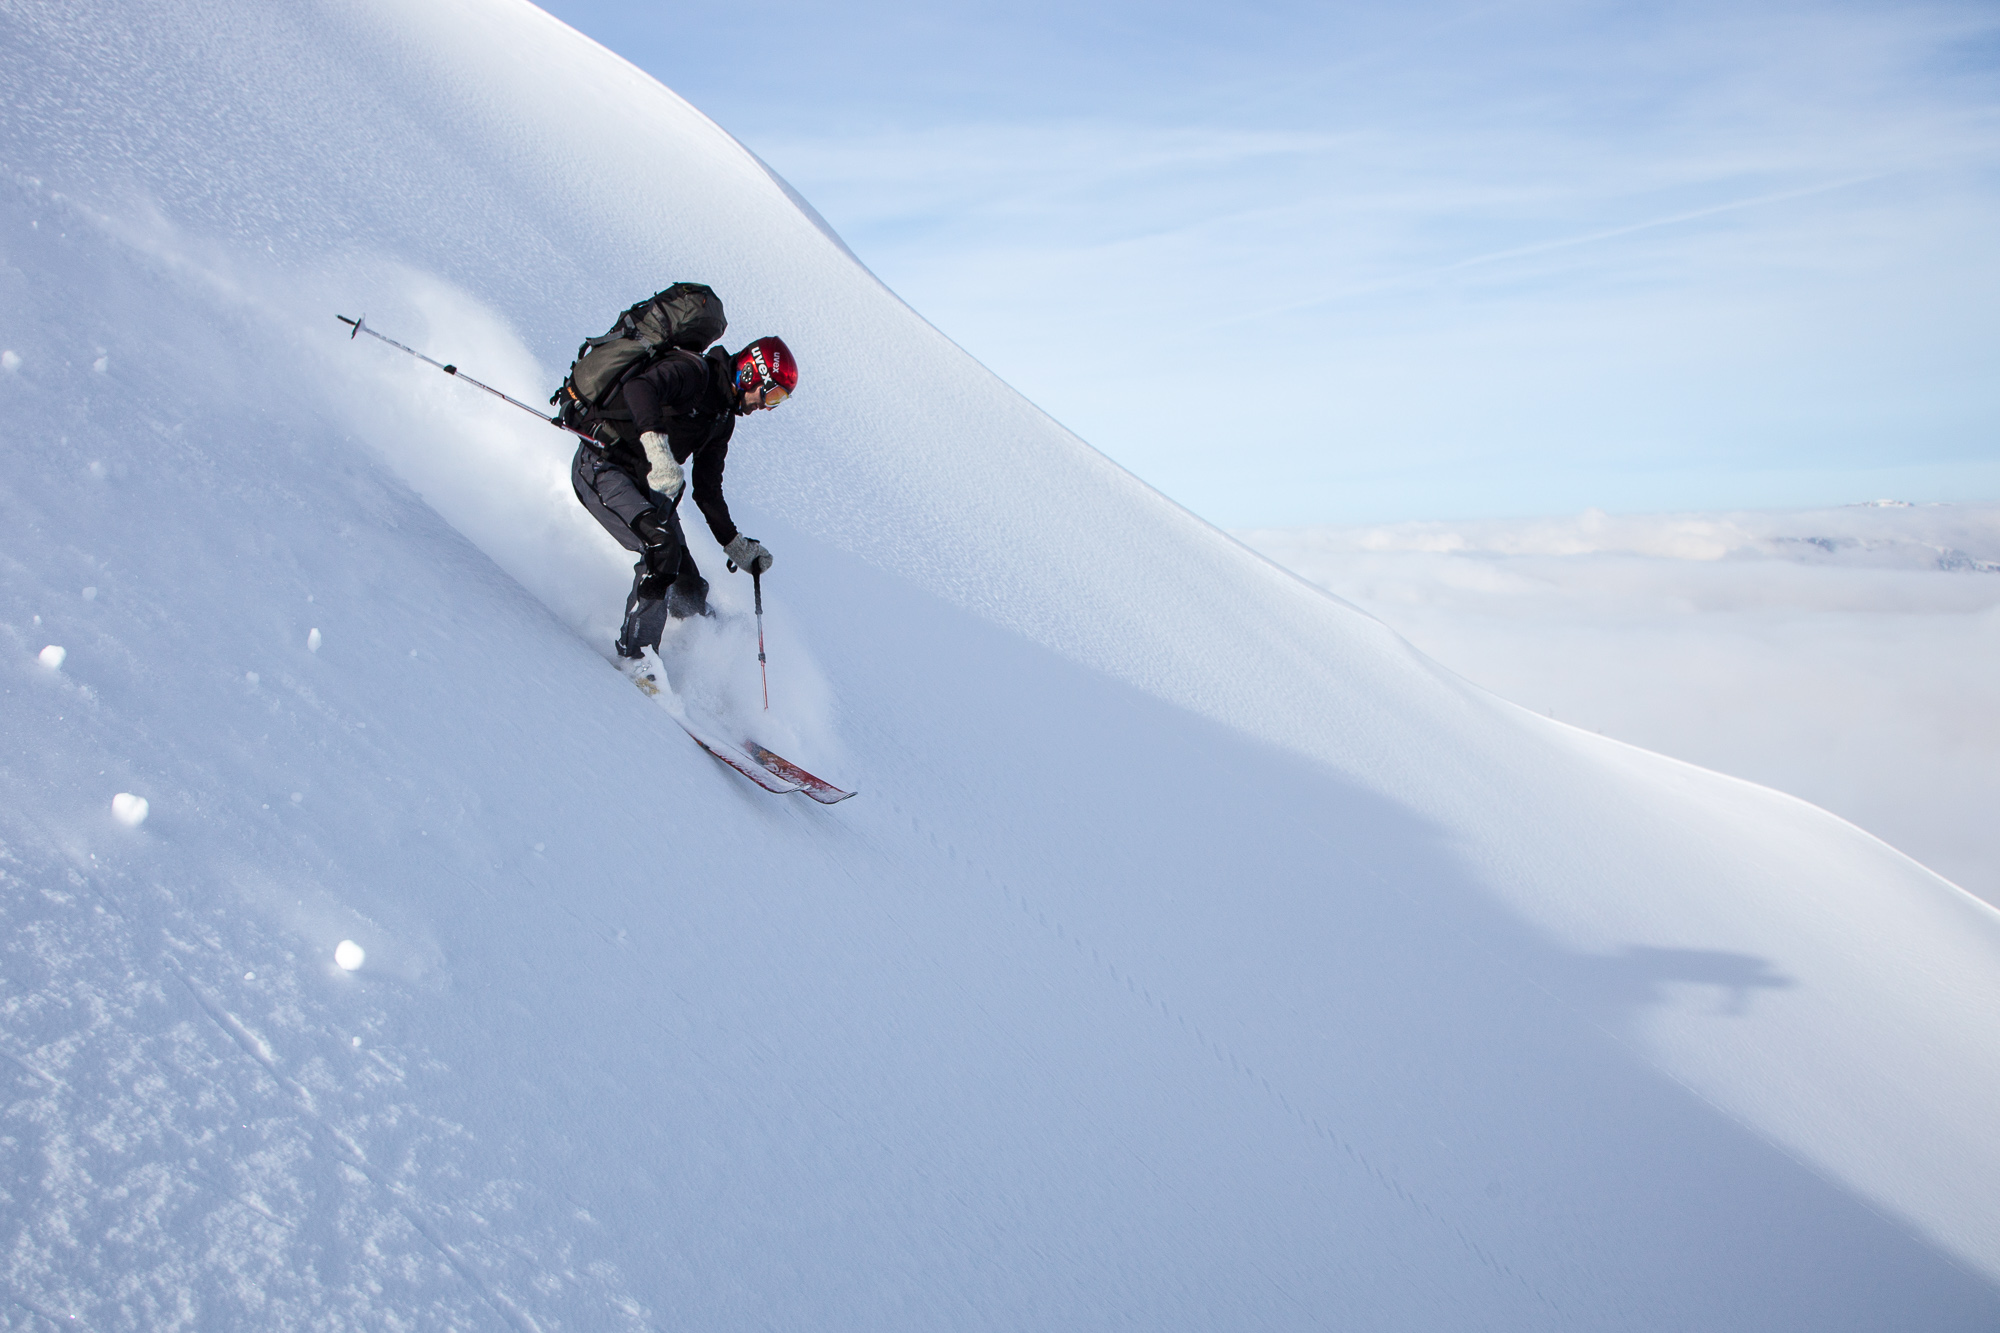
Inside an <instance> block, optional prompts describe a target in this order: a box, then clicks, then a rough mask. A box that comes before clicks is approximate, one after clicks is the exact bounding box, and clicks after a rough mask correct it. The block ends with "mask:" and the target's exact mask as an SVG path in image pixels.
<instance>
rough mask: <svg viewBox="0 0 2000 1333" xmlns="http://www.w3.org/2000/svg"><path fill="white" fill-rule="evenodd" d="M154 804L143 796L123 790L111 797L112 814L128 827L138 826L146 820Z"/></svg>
mask: <svg viewBox="0 0 2000 1333" xmlns="http://www.w3.org/2000/svg"><path fill="white" fill-rule="evenodd" d="M151 810H152V805H151V804H150V803H149V802H148V801H147V800H146V798H145V797H143V796H134V795H133V794H132V793H131V792H129V791H121V792H119V793H118V794H117V795H116V796H114V797H112V798H111V814H112V817H113V818H114V819H116V820H117V821H118V822H119V823H121V824H123V825H125V827H127V828H138V827H139V825H141V824H143V823H145V822H146V816H147V814H148V813H150V812H151Z"/></svg>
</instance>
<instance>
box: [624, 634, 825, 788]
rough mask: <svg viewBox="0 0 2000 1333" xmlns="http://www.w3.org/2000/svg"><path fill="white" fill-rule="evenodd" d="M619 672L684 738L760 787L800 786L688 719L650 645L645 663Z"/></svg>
mask: <svg viewBox="0 0 2000 1333" xmlns="http://www.w3.org/2000/svg"><path fill="white" fill-rule="evenodd" d="M620 674H622V675H623V676H624V677H625V678H626V679H627V680H629V681H631V682H632V683H633V684H634V685H637V686H638V687H639V692H640V693H641V694H644V695H645V696H646V697H647V698H649V699H651V700H652V701H653V702H654V703H657V704H658V705H660V707H662V708H664V709H666V710H667V715H668V716H669V717H671V718H673V720H674V721H675V722H677V723H678V724H679V725H680V729H681V730H682V731H685V732H686V733H687V734H688V739H690V740H692V741H693V742H694V743H695V744H696V745H699V746H700V747H701V748H702V749H704V750H706V751H708V753H709V754H710V755H711V756H713V757H714V758H716V759H719V760H721V761H722V762H723V763H725V764H727V765H729V767H731V768H733V769H735V770H736V771H737V772H738V773H741V774H742V775H743V776H744V777H746V778H748V779H750V780H751V781H752V782H754V783H756V784H757V785H758V786H760V787H762V788H763V789H764V790H765V791H768V792H772V793H775V794H777V795H780V796H782V795H784V794H786V793H787V792H795V791H800V790H802V789H803V787H804V785H805V784H803V783H799V782H794V781H792V779H791V778H789V777H785V776H783V775H781V774H778V773H775V772H773V771H771V770H770V769H768V768H765V767H764V766H763V765H762V764H759V763H758V762H757V761H756V760H755V759H752V758H751V757H750V756H749V755H747V754H745V753H744V752H743V751H742V750H741V749H739V748H738V747H736V746H734V745H731V744H730V743H729V742H728V741H724V740H717V739H716V738H715V737H714V736H712V735H710V734H709V733H708V732H706V731H704V730H702V729H701V728H700V727H697V726H696V725H695V724H694V723H693V722H691V721H689V719H688V716H687V709H686V707H685V706H684V705H683V704H682V703H681V700H680V696H679V695H677V694H675V693H674V692H673V690H672V688H671V687H669V686H668V685H667V684H666V679H667V672H666V668H665V667H663V666H662V665H661V664H660V659H659V657H658V655H656V654H655V653H654V652H653V651H652V650H651V649H648V650H647V652H646V665H645V666H643V667H641V668H639V669H637V670H633V669H632V668H629V667H621V668H620Z"/></svg>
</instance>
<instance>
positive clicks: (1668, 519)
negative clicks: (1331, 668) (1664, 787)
mask: <svg viewBox="0 0 2000 1333" xmlns="http://www.w3.org/2000/svg"><path fill="white" fill-rule="evenodd" d="M1238 535H1239V536H1241V537H1242V538H1243V539H1244V540H1245V541H1247V542H1249V543H1250V544H1251V545H1252V546H1254V547H1256V548H1257V549H1258V550H1260V551H1262V552H1264V553H1265V554H1266V555H1268V556H1270V557H1271V558H1272V559H1274V560H1277V561H1278V562H1280V563H1281V564H1284V565H1286V566H1288V567H1289V568H1291V569H1293V570H1294V571H1296V572H1297V573H1299V574H1300V575H1302V576H1303V577H1305V578H1307V579H1309V580H1311V581H1312V582H1315V583H1318V584H1320V585H1321V586H1322V587H1325V588H1327V589H1329V590H1330V591H1332V592H1334V593H1336V594H1338V595H1339V596H1341V597H1344V598H1346V599H1347V600H1349V601H1352V602H1355V603H1357V604H1358V605H1360V606H1363V607H1365V608H1366V609H1368V610H1369V611H1372V612H1373V613H1374V614H1376V615H1377V616H1379V617H1381V618H1382V619H1383V620H1385V621H1387V622H1388V623H1389V625H1390V626H1392V627H1393V628H1394V629H1396V630H1397V631H1398V632H1400V633H1401V634H1403V635H1404V637H1406V638H1408V639H1409V640H1410V641H1411V642H1413V643H1414V644H1416V645H1417V647H1419V648H1421V649H1423V650H1424V651H1425V652H1426V653H1429V654H1430V655H1431V656H1432V657H1435V658H1436V659H1438V660H1439V661H1440V662H1442V663H1444V664H1445V665H1446V666H1448V667H1451V668H1452V669H1453V670H1455V671H1457V672H1459V673H1460V674H1462V675H1464V676H1466V677H1468V678H1469V679H1471V680H1473V681H1475V682H1477V683H1478V684H1481V685H1484V686H1486V687H1487V688H1488V689H1490V690H1493V691H1494V692H1495V693H1497V694H1500V695H1502V696H1504V697H1506V698H1509V699H1512V700H1514V701H1515V702H1516V703H1519V704H1521V705H1523V706H1524V707H1528V708H1532V709H1534V710H1536V711H1538V712H1544V713H1549V714H1552V715H1553V716H1555V717H1557V718H1559V719H1561V720H1563V721H1567V722H1572V723H1574V724H1576V725H1577V726H1581V727H1585V728H1587V729H1589V730H1592V731H1600V732H1603V733H1605V734H1607V735H1610V736H1615V737H1617V738H1619V739H1621V740H1626V741H1630V742H1632V743H1634V744H1636V745H1641V746H1644V747H1646V748H1648V749H1652V750H1658V751H1661V752H1663V753H1666V754H1671V755H1674V756H1676V757H1679V758H1682V759H1687V760H1691V761H1692V762H1694V763H1697V764H1701V765H1703V766H1705V767H1708V768H1714V769H1719V770H1721V771H1723V772H1726V773H1732V774H1735V775H1737V776H1739V777H1745V778H1749V779H1751V780H1752V781H1756V782H1761V783H1764V784H1766V785H1769V786H1773V787H1777V788H1779V789H1780V790H1783V791H1788V792H1791V793H1792V794H1794V795H1797V796H1802V797H1804V798H1805V799H1807V800H1809V801H1812V802H1814V803H1815V804H1818V805H1821V806H1824V807H1826V808H1827V809H1829V810H1832V811H1833V812H1835V813H1836V814H1839V815H1843V816H1845V817H1846V818H1848V819H1850V820H1852V821H1854V822H1855V823H1857V824H1859V825H1861V826H1862V827H1863V828H1865V829H1867V830H1868V831H1870V832H1871V833H1874V834H1876V835H1877V836H1878V837H1881V838H1883V839H1885V840H1887V841H1888V842H1890V843H1892V844H1894V845H1895V846H1896V847H1898V848H1900V849H1902V850H1903V851H1905V852H1908V853H1909V854H1910V855H1912V856H1914V857H1916V858H1917V859H1918V860H1920V861H1923V862H1924V863H1925V864H1927V865H1929V866H1930V867H1931V868H1932V869H1934V870H1937V871H1938V872H1940V873H1941V874H1944V875H1946V876H1947V877H1949V878H1951V879H1953V880H1955V881H1957V882H1958V883H1959V884H1960V885H1962V886H1963V887H1965V888H1967V889H1969V890H1971V891H1972V892H1974V893H1977V894H1979V895H1981V896H1982V897H1984V898H1986V899H1987V900H1988V901H1989V902H1994V903H1996V904H2000V830H1996V829H1995V826H1994V824H1993V821H1992V817H1991V812H1992V809H1993V807H1994V804H1995V802H1996V801H2000V677H1996V675H1995V673H1994V671H1993V663H1994V662H1995V661H1996V660H2000V505H1976V506H1946V505H1932V506H1907V507H1906V506H1879V505H1878V506H1852V507H1847V508H1841V509H1833V510H1816V511H1797V512H1781V513H1716V514H1671V515H1637V516H1621V517H1614V516H1611V515H1607V514H1604V513H1601V512H1594V511H1593V512H1587V513H1584V514H1582V515H1579V516H1575V517H1571V518H1550V519H1538V520H1527V521H1511V522H1510V521H1500V520H1492V521H1486V522H1478V523H1459V524H1446V523H1405V524H1394V525H1387V526H1376V527H1344V528H1324V527H1319V528H1293V529H1266V530H1260V531H1248V532H1243V533H1239V534H1238Z"/></svg>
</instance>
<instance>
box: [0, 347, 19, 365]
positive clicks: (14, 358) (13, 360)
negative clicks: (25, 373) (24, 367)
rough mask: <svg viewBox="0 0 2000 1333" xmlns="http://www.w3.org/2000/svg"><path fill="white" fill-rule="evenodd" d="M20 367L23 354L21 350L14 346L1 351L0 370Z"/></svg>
mask: <svg viewBox="0 0 2000 1333" xmlns="http://www.w3.org/2000/svg"><path fill="white" fill-rule="evenodd" d="M20 368H21V354H20V353H19V352H16V351H14V350H13V349H12V348H9V349H8V350H6V351H4V352H0V370H19V369H20Z"/></svg>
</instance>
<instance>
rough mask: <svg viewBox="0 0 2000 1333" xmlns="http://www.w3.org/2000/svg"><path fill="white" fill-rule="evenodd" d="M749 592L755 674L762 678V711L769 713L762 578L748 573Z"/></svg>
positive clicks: (768, 675)
mask: <svg viewBox="0 0 2000 1333" xmlns="http://www.w3.org/2000/svg"><path fill="white" fill-rule="evenodd" d="M750 591H751V593H752V595H754V596H755V597H756V599H757V674H758V675H760V676H762V677H763V678H764V711H765V712H767V713H768V712H770V711H771V671H770V668H769V667H767V666H765V665H764V576H763V575H762V574H759V573H758V572H757V571H756V570H754V569H753V570H751V571H750Z"/></svg>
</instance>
